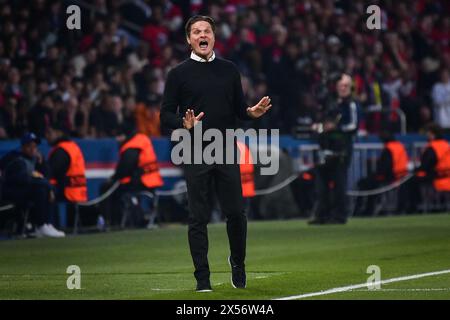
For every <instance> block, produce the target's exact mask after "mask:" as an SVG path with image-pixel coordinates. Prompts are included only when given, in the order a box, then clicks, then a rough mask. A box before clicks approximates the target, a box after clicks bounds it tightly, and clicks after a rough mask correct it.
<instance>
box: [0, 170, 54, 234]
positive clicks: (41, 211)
mask: <svg viewBox="0 0 450 320" xmlns="http://www.w3.org/2000/svg"><path fill="white" fill-rule="evenodd" d="M49 193H50V185H49V184H48V183H47V182H46V181H45V180H43V179H37V178H33V179H32V181H31V183H30V184H28V185H27V186H25V187H23V188H19V187H15V188H5V190H4V198H5V199H6V200H7V201H11V202H13V203H14V204H15V205H16V206H17V207H19V208H30V222H32V223H33V224H35V225H36V226H41V225H43V224H44V223H49V222H50V220H51V219H50V214H51V210H50V208H51V204H50V201H49Z"/></svg>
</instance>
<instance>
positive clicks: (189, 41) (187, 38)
mask: <svg viewBox="0 0 450 320" xmlns="http://www.w3.org/2000/svg"><path fill="white" fill-rule="evenodd" d="M186 41H187V43H188V45H191V40H190V39H189V37H186Z"/></svg>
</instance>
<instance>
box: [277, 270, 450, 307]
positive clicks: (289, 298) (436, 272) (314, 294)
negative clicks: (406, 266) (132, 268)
mask: <svg viewBox="0 0 450 320" xmlns="http://www.w3.org/2000/svg"><path fill="white" fill-rule="evenodd" d="M446 273H450V269H447V270H442V271H435V272H427V273H420V274H414V275H411V276H404V277H398V278H392V279H387V280H382V281H375V282H370V283H367V282H365V283H360V284H355V285H350V286H346V287H338V288H333V289H329V290H324V291H319V292H311V293H306V294H299V295H296V296H288V297H283V298H277V299H274V300H296V299H303V298H309V297H315V296H323V295H326V294H333V293H338V292H346V291H350V290H355V289H360V288H364V287H366V288H367V286H368V285H370V286H373V287H376V286H378V285H382V284H386V283H392V282H399V281H407V280H414V279H419V278H424V277H431V276H437V275H441V274H446ZM374 291H376V290H374Z"/></svg>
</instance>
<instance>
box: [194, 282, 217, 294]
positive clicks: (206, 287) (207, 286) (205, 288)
mask: <svg viewBox="0 0 450 320" xmlns="http://www.w3.org/2000/svg"><path fill="white" fill-rule="evenodd" d="M195 291H197V292H211V291H213V290H212V288H211V283H210V282H209V280H207V281H197V288H196V289H195Z"/></svg>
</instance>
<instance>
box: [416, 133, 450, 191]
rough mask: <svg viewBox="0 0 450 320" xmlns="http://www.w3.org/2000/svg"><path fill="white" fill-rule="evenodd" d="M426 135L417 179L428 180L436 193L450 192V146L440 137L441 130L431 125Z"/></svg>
mask: <svg viewBox="0 0 450 320" xmlns="http://www.w3.org/2000/svg"><path fill="white" fill-rule="evenodd" d="M426 133H427V136H428V140H429V143H428V145H427V146H426V148H425V150H424V152H423V154H422V157H421V159H420V167H419V169H418V170H417V173H416V175H417V177H419V178H423V179H426V180H430V181H432V183H433V187H434V189H435V190H436V191H444V192H449V191H450V144H449V143H448V141H447V140H445V139H444V137H443V136H442V131H441V129H440V128H439V127H438V126H437V125H435V124H431V125H429V126H428V127H427V129H426Z"/></svg>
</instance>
